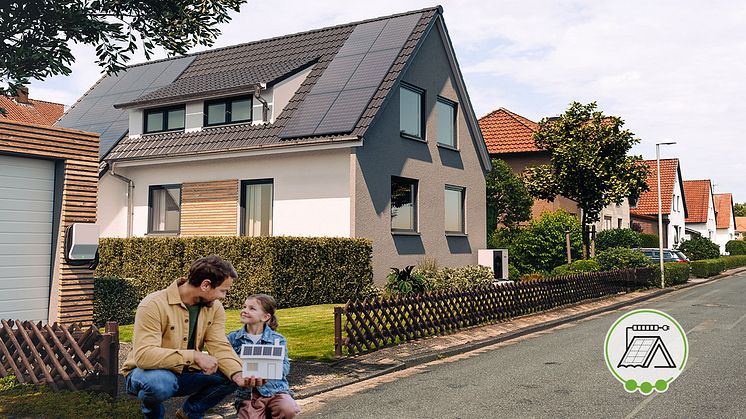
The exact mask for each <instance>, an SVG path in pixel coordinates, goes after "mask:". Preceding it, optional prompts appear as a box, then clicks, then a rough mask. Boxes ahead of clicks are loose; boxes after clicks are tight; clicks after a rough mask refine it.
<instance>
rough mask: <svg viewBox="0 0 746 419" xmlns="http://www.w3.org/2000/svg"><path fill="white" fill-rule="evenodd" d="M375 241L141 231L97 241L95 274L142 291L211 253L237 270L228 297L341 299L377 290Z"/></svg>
mask: <svg viewBox="0 0 746 419" xmlns="http://www.w3.org/2000/svg"><path fill="white" fill-rule="evenodd" d="M372 251H373V248H372V244H371V242H370V240H367V239H347V238H333V237H328V238H327V237H322V238H308V237H168V238H155V237H148V238H142V237H135V238H127V239H118V238H106V239H101V241H100V242H99V256H100V263H99V265H98V268H96V276H97V277H99V278H103V277H119V278H130V279H129V280H128V281H129V283H131V284H132V285H133V286H134V287H136V288H137V289H138V290H139V291H140V294H141V295H146V294H148V293H150V292H153V291H157V290H159V289H162V288H165V287H166V286H168V285H169V284H170V283H171V282H172V281H173V280H174V279H176V278H179V277H183V276H186V274H187V271H188V270H189V266H190V265H191V264H192V262H194V261H195V260H196V259H198V258H200V257H203V256H208V255H212V254H216V255H220V256H221V257H223V258H225V259H226V260H228V261H230V262H231V263H232V264H233V266H234V267H235V268H236V271H237V272H238V279H237V280H236V281H235V282H234V284H233V286H232V287H231V290H230V292H229V293H228V297H227V298H226V299H225V301H224V304H225V306H226V307H229V308H239V307H242V306H243V303H244V300H245V299H246V297H247V296H249V295H251V294H254V293H258V292H263V293H268V294H271V295H273V296H274V297H275V299H276V300H277V303H278V305H279V306H280V307H298V306H305V305H313V304H325V303H338V302H344V301H347V300H348V299H355V298H361V297H365V296H367V295H368V294H369V293H370V292H371V290H372V289H373V268H372Z"/></svg>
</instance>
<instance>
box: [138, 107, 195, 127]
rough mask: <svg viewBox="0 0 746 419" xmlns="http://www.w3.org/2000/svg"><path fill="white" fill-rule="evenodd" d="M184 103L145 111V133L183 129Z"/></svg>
mask: <svg viewBox="0 0 746 419" xmlns="http://www.w3.org/2000/svg"><path fill="white" fill-rule="evenodd" d="M185 114H186V111H185V108H184V105H181V106H175V107H169V108H158V109H149V110H147V111H145V133H146V134H150V133H153V132H163V131H178V130H182V129H184V115H185Z"/></svg>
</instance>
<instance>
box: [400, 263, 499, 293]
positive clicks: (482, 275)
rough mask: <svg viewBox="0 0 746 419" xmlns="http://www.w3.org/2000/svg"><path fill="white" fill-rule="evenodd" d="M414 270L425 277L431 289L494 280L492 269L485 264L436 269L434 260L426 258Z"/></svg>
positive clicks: (475, 284)
mask: <svg viewBox="0 0 746 419" xmlns="http://www.w3.org/2000/svg"><path fill="white" fill-rule="evenodd" d="M414 272H415V273H417V274H419V275H422V276H423V277H424V278H425V281H426V283H427V288H428V290H431V291H441V290H449V289H463V288H468V287H473V286H477V285H488V284H491V283H492V282H493V281H494V280H495V277H494V274H493V273H492V270H491V269H490V268H488V267H486V266H480V265H472V266H461V267H458V268H449V267H443V268H440V269H438V265H437V264H436V263H435V261H434V260H433V259H427V258H426V259H423V260H422V261H420V263H419V264H418V265H417V268H415V270H414Z"/></svg>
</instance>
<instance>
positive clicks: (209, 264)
mask: <svg viewBox="0 0 746 419" xmlns="http://www.w3.org/2000/svg"><path fill="white" fill-rule="evenodd" d="M228 277H231V278H233V279H236V278H238V274H237V273H236V270H235V269H233V265H231V263H230V262H228V261H227V260H225V259H223V258H221V257H220V256H218V255H210V256H205V257H203V258H200V259H197V260H196V261H194V263H192V266H190V267H189V274H188V275H187V282H189V283H190V284H191V285H194V286H195V287H198V286H200V285H201V284H202V281H204V280H205V279H207V280H209V281H210V287H212V288H217V287H219V286H220V284H222V283H223V281H225V278H228Z"/></svg>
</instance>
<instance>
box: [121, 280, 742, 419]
mask: <svg viewBox="0 0 746 419" xmlns="http://www.w3.org/2000/svg"><path fill="white" fill-rule="evenodd" d="M744 271H746V268H738V269H732V270H730V271H726V272H723V273H722V274H721V275H718V276H715V277H712V278H706V279H700V278H694V279H690V280H689V282H687V283H686V284H682V285H678V286H675V287H670V288H666V289H662V290H661V289H648V290H643V291H636V292H631V293H628V294H619V295H616V296H612V297H605V298H601V299H596V300H587V301H584V302H582V303H579V304H576V305H571V306H566V307H561V308H557V309H553V310H549V311H545V312H542V313H537V314H533V315H528V316H523V317H517V318H514V319H512V320H511V321H507V322H501V323H494V324H488V325H484V326H476V327H472V328H469V329H464V330H462V331H460V332H457V333H454V334H450V335H446V336H434V337H430V338H424V339H419V340H415V341H411V342H407V343H403V344H401V345H398V346H392V347H389V348H384V349H380V350H378V351H375V352H371V353H367V354H362V355H358V356H354V357H349V358H342V359H340V360H338V361H334V362H314V361H291V371H290V375H289V377H288V381H289V382H290V386H291V388H292V390H293V391H294V392H295V393H296V399H303V398H307V397H311V396H314V395H316V394H319V393H324V392H327V391H331V390H334V389H337V388H340V387H344V386H347V385H350V384H353V383H356V382H360V381H364V380H367V379H370V378H374V377H377V376H380V375H383V374H388V373H391V372H394V371H398V370H402V369H406V368H410V367H413V366H415V365H419V364H423V363H426V362H430V361H434V360H436V359H440V358H445V357H449V356H454V355H457V354H461V353H464V352H468V351H472V350H475V349H478V348H481V347H484V346H489V345H493V344H495V343H498V342H502V341H506V340H510V339H513V338H517V337H519V336H523V335H527V334H530V333H534V332H538V331H541V330H546V329H550V328H553V327H555V326H558V325H561V324H564V323H569V322H572V321H576V320H579V319H582V318H586V317H590V316H594V315H596V314H599V313H603V312H606V311H612V310H616V309H618V308H621V307H625V306H628V305H632V304H636V303H639V302H643V301H646V300H650V299H653V298H656V297H660V296H663V295H666V294H668V293H670V292H675V291H677V290H681V289H685V288H689V287H693V286H697V285H701V284H704V283H707V282H710V281H713V280H717V279H720V278H724V277H728V276H731V275H733V274H736V273H740V272H744ZM128 350H129V348H126V347H125V344H123V345H122V349H121V350H120V358H121V359H123V358H124V357H125V356H126V352H128ZM123 386H124V384H123V380H120V393H122V392H123ZM182 402H183V398H179V399H172V400H170V401H169V403H168V404H167V406H166V408H167V409H168V411H169V412H172V411H175V410H176V409H177V408H178V407H179V406H180V405H181V403H182ZM213 413H215V414H218V415H222V416H223V417H226V418H229V417H230V418H233V417H235V410H234V409H233V406H232V400H228V399H226V402H225V403H223V404H222V405H221V406H219V407H217V408H215V409H213Z"/></svg>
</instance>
